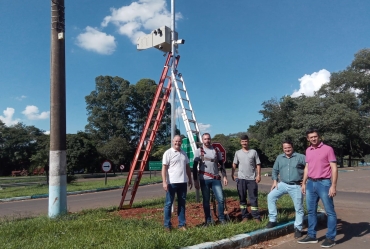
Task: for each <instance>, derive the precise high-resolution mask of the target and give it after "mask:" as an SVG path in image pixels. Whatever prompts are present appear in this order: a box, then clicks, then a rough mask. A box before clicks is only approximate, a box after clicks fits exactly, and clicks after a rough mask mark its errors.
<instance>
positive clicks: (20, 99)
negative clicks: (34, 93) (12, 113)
mask: <svg viewBox="0 0 370 249" xmlns="http://www.w3.org/2000/svg"><path fill="white" fill-rule="evenodd" d="M25 98H27V96H24V95H22V96H20V97H15V99H16V100H19V101H22V100H23V99H25Z"/></svg>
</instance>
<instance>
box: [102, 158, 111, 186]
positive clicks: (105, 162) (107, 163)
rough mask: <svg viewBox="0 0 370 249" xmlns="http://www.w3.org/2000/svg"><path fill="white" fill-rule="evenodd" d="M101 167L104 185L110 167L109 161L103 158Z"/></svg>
mask: <svg viewBox="0 0 370 249" xmlns="http://www.w3.org/2000/svg"><path fill="white" fill-rule="evenodd" d="M101 169H102V170H103V171H104V172H105V185H107V173H108V172H109V171H111V169H112V163H111V161H109V160H105V161H104V162H103V163H102V165H101Z"/></svg>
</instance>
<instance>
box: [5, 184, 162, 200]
mask: <svg viewBox="0 0 370 249" xmlns="http://www.w3.org/2000/svg"><path fill="white" fill-rule="evenodd" d="M161 182H162V181H161ZM161 182H152V183H146V184H140V185H139V186H145V185H151V184H157V183H161ZM120 188H123V186H114V187H109V188H97V189H89V190H81V191H73V192H67V196H68V195H80V194H87V193H95V192H102V191H109V190H114V189H120ZM48 197H49V194H41V195H31V196H19V197H11V198H4V199H0V202H10V201H22V200H30V199H39V198H48Z"/></svg>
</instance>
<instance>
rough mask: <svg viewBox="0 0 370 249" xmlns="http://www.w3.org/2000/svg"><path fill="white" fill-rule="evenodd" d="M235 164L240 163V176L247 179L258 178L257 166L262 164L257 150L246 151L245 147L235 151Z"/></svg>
mask: <svg viewBox="0 0 370 249" xmlns="http://www.w3.org/2000/svg"><path fill="white" fill-rule="evenodd" d="M233 163H234V164H236V165H238V168H239V170H238V178H239V179H245V180H255V179H256V167H257V165H258V164H261V161H260V158H259V156H258V154H257V151H255V150H253V149H250V150H248V151H244V150H243V149H241V150H238V151H236V152H235V156H234V161H233Z"/></svg>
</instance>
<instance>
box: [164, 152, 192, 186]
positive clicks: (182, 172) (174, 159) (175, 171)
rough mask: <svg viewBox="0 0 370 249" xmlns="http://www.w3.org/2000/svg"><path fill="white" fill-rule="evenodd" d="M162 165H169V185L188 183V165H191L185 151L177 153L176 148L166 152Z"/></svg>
mask: <svg viewBox="0 0 370 249" xmlns="http://www.w3.org/2000/svg"><path fill="white" fill-rule="evenodd" d="M162 164H163V165H168V171H167V183H168V184H172V183H184V182H188V178H187V175H186V165H187V164H189V158H188V156H187V155H186V153H185V152H184V151H183V150H180V151H177V150H175V149H174V148H170V149H168V150H166V152H165V153H164V154H163V158H162Z"/></svg>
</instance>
